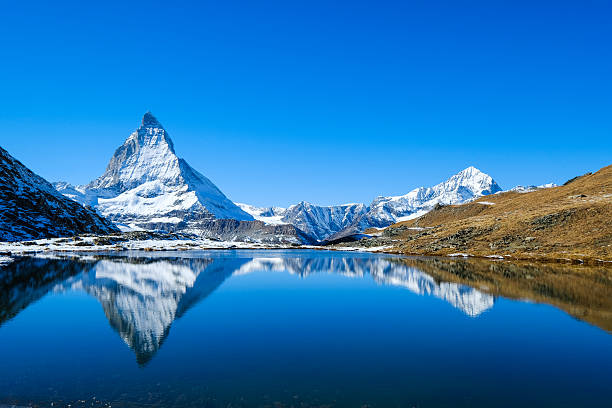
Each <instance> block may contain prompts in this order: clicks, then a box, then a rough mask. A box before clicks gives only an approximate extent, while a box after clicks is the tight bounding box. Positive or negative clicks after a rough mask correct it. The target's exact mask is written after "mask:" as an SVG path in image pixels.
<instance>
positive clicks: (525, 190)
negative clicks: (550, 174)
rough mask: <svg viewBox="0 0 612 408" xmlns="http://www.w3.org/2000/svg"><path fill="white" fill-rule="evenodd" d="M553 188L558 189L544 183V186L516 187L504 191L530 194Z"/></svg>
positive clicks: (554, 185)
mask: <svg viewBox="0 0 612 408" xmlns="http://www.w3.org/2000/svg"><path fill="white" fill-rule="evenodd" d="M553 187H559V186H558V185H556V184H555V183H546V184H542V185H539V186H516V187H514V188H511V189H510V190H506V191H514V192H517V193H531V192H532V191H536V190H541V189H543V188H553ZM506 191H498V193H505V192H506Z"/></svg>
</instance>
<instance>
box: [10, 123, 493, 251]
mask: <svg viewBox="0 0 612 408" xmlns="http://www.w3.org/2000/svg"><path fill="white" fill-rule="evenodd" d="M3 152H4V151H3ZM4 153H5V152H4ZM14 162H16V161H14V160H13V159H11V160H8V159H7V160H3V162H2V163H3V166H5V167H7V168H11V167H15V165H14V164H13V163H14ZM16 163H18V162H16ZM19 165H20V166H21V167H20V169H21V170H20V171H18V172H17V173H20V172H21V173H24V174H25V172H26V170H27V169H25V167H23V165H21V164H19ZM27 171H28V172H29V170H27ZM21 173H20V174H21ZM28 177H29V181H27V180H26V181H20V182H17V183H13V184H14V185H18V184H19V183H21V185H26V184H27V185H30V186H35V185H41V186H43V187H40V188H38V190H39V191H44V192H45V193H46V194H47V195H48V196H49V197H54V199H55V200H57V199H59V198H61V197H62V196H61V195H59V194H57V192H59V193H61V194H63V195H64V196H65V197H67V198H68V199H69V200H66V199H64V198H61V199H62V200H63V201H62V203H63V205H64V207H65V206H69V207H71V208H72V209H73V212H74V211H76V212H77V213H78V214H77V213H75V214H74V215H75V217H72V218H73V219H74V223H75V224H78V225H80V226H81V228H80V229H79V228H72V229H65V230H62V229H61V228H60V229H56V230H55V231H53V230H52V229H51V228H46V229H45V228H43V227H42V226H41V227H40V228H38V229H39V230H40V233H39V234H35V233H34V232H32V233H29V232H28V229H27V227H26V225H39V224H40V225H43V224H44V225H51V224H52V222H51V221H49V220H50V219H51V218H54V217H51V218H47V224H45V223H44V222H43V221H41V220H42V218H40V217H39V215H38V214H37V213H36V211H29V210H26V209H25V208H29V207H27V205H26V204H27V202H31V200H30V201H28V200H25V201H24V200H20V201H19V202H21V203H22V204H23V205H25V207H24V212H27V213H28V214H29V215H30V216H29V217H26V218H24V221H23V222H21V221H20V222H19V224H20V225H21V226H20V227H19V226H16V225H13V224H15V222H16V221H15V217H13V219H9V217H8V216H7V215H8V213H7V214H5V216H4V219H3V221H2V222H3V224H6V225H3V226H0V227H1V228H3V229H4V230H5V231H7V232H5V233H4V235H2V236H0V237H1V239H4V240H22V239H31V238H36V237H42V236H45V235H49V236H60V235H74V234H76V233H78V232H83V233H94V234H95V233H97V232H100V231H105V232H109V231H114V230H116V229H115V228H119V229H120V230H122V231H134V230H155V231H162V232H181V233H186V234H193V235H194V236H198V237H205V238H213V239H218V240H224V241H246V242H262V243H279V244H304V243H307V244H314V243H321V242H332V241H334V240H341V239H343V238H345V237H349V236H355V235H357V236H358V235H359V234H361V233H362V232H363V231H365V230H366V229H368V228H373V227H374V228H383V227H387V226H389V225H391V224H394V223H396V222H400V221H404V220H408V219H411V218H416V217H418V216H420V215H422V214H424V213H426V212H428V211H430V210H431V209H433V208H434V207H435V206H437V205H448V204H460V203H464V202H467V201H470V200H474V199H475V198H478V197H480V196H482V195H487V194H494V193H496V192H499V191H501V188H500V187H499V185H498V184H497V183H496V182H495V181H494V180H493V178H491V177H490V176H489V175H487V174H485V173H483V172H481V171H480V170H478V169H476V168H475V167H468V168H466V169H465V170H463V171H460V172H459V173H457V174H455V175H453V176H452V177H450V178H449V179H448V180H446V181H444V182H442V183H440V184H437V185H435V186H433V187H419V188H416V189H414V190H412V191H410V192H409V193H407V194H405V195H401V196H390V197H384V196H381V197H377V198H375V199H374V200H373V201H372V202H371V203H370V204H369V205H366V204H362V203H353V204H342V205H334V206H319V205H315V204H312V203H308V202H306V201H302V202H300V203H298V204H295V205H292V206H290V207H288V208H281V207H267V208H260V207H255V206H251V205H248V204H242V203H234V202H232V201H231V200H230V199H229V198H227V197H226V196H225V195H224V194H223V193H222V192H221V190H220V189H219V188H218V187H217V186H216V185H215V184H214V183H213V182H212V181H211V180H209V179H208V178H206V177H205V176H204V175H202V174H201V173H199V172H198V171H196V170H195V169H193V168H192V167H191V166H190V165H189V164H188V163H187V162H186V161H185V160H184V159H181V158H179V157H178V156H177V154H176V152H175V149H174V143H173V142H172V140H171V139H170V136H169V135H168V132H167V131H166V130H165V129H164V127H163V126H162V124H161V123H160V122H159V121H158V120H157V119H156V118H155V117H154V116H153V115H152V114H151V113H150V112H147V113H145V115H144V116H143V118H142V121H141V124H140V126H139V127H138V128H137V129H136V130H135V131H134V132H132V133H131V134H130V135H129V136H128V137H127V139H126V140H125V141H124V142H123V143H122V144H121V146H119V147H118V148H117V150H116V151H115V153H114V154H113V155H112V157H111V159H110V161H109V163H108V165H107V167H106V170H105V171H104V173H103V174H102V175H101V176H100V177H98V178H96V179H95V180H92V181H91V182H90V183H88V184H86V185H80V186H75V185H71V184H69V183H67V182H56V183H54V184H53V187H54V188H53V187H52V186H51V185H49V184H48V183H47V182H46V181H45V182H44V183H46V184H44V183H43V182H40V183H39V182H38V181H36V180H38V179H36V180H35V178H36V177H38V176H36V175H34V174H33V173H32V172H29V173H28ZM5 179H6V177H5ZM41 180H42V179H41ZM28 183H29V184H28ZM9 184H10V183H9ZM5 191H6V192H8V193H11V194H12V197H13V199H12V201H13V202H17V198H16V197H17V196H18V195H21V194H22V193H21V190H19V189H17V188H13V189H11V187H10V186H8V187H6V188H5ZM32 191H33V190H32ZM6 200H8V201H7V202H11V198H9V197H7V199H6ZM72 200H74V201H76V202H77V203H79V204H80V205H76V203H75V204H66V203H73V202H74V201H72ZM0 205H5V206H7V205H8V204H2V202H0ZM69 215H70V214H69V213H64V216H63V217H56V218H58V219H62V220H66V219H69V218H71V217H70V216H69ZM64 223H65V221H64ZM20 228H21V229H20ZM30 229H32V227H30ZM33 230H36V228H33ZM10 231H13V232H10ZM19 231H20V232H19Z"/></svg>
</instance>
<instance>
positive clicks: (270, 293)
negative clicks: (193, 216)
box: [0, 251, 612, 407]
mask: <svg viewBox="0 0 612 408" xmlns="http://www.w3.org/2000/svg"><path fill="white" fill-rule="evenodd" d="M611 272H612V271H610V270H608V269H605V268H584V267H583V268H582V269H581V268H576V267H570V266H541V265H530V264H509V263H505V262H483V261H469V260H444V259H434V258H431V259H427V258H400V257H395V256H389V255H382V254H362V253H339V252H326V251H210V252H176V253H156V254H153V255H151V254H150V253H130V254H129V255H128V256H108V255H97V256H91V255H90V256H86V257H82V256H69V257H66V256H64V257H47V258H23V259H20V260H17V261H16V262H14V263H13V264H11V265H9V266H6V267H4V268H3V269H0V404H2V403H4V404H19V405H24V406H45V407H46V406H51V404H53V405H54V406H67V405H68V404H71V406H73V407H74V406H113V407H157V406H159V407H200V406H208V407H228V406H232V407H241V406H244V407H250V406H269V407H283V406H287V407H290V406H292V407H309V406H339V407H360V406H372V407H411V406H415V407H462V406H465V407H478V406H482V407H490V406H508V407H515V406H539V407H542V406H551V407H552V406H555V407H558V406H567V407H570V406H571V407H575V406H612V401H611V400H610V397H611V396H612V386H611V384H612V336H610V331H611V329H612V324H611V322H612V289H611V288H612V284H611V275H612V273H611Z"/></svg>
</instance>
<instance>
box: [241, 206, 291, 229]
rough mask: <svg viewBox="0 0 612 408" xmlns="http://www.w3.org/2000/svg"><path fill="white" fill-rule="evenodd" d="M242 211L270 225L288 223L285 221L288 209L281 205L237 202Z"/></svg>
mask: <svg viewBox="0 0 612 408" xmlns="http://www.w3.org/2000/svg"><path fill="white" fill-rule="evenodd" d="M235 204H236V205H237V206H238V207H240V208H241V209H242V211H244V212H246V213H248V214H250V215H251V216H252V217H253V218H255V219H256V220H258V221H263V222H265V223H266V224H270V225H281V224H287V222H285V221H283V216H284V215H285V213H286V211H287V209H286V208H281V207H255V206H254V205H249V204H243V203H235Z"/></svg>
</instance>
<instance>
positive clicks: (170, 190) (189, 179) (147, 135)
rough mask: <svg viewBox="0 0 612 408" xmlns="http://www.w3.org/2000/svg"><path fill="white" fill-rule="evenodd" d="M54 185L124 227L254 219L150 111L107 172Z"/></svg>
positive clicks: (192, 226)
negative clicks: (179, 148)
mask: <svg viewBox="0 0 612 408" xmlns="http://www.w3.org/2000/svg"><path fill="white" fill-rule="evenodd" d="M55 187H56V188H57V190H58V191H60V192H61V193H63V194H65V195H66V196H68V197H70V198H72V199H74V200H76V201H78V202H80V203H82V204H87V205H90V206H92V207H94V208H95V209H96V210H97V211H98V212H99V213H100V214H102V215H103V216H105V217H107V218H108V219H110V220H112V221H113V222H115V223H117V224H119V225H120V226H121V227H122V229H157V230H166V231H176V230H181V231H192V232H197V231H198V230H199V229H200V228H199V226H198V223H199V222H200V221H210V220H216V219H234V220H239V221H247V220H253V217H252V216H250V215H249V214H247V213H246V212H244V211H242V210H241V209H240V208H239V207H238V206H236V205H235V204H234V203H233V202H232V201H230V200H229V199H228V198H227V197H226V196H225V195H224V194H223V193H222V192H221V190H219V189H218V188H217V186H215V185H214V184H213V183H212V182H211V181H210V180H209V179H207V178H206V177H204V176H203V175H202V174H200V173H198V172H197V171H196V170H194V169H193V168H192V167H191V166H189V164H187V162H186V161H185V160H183V159H180V158H179V157H178V156H177V155H176V153H175V151H174V144H173V143H172V140H171V139H170V137H169V136H168V132H166V130H165V129H164V127H163V126H162V125H161V123H159V121H158V120H157V119H156V118H155V117H154V116H153V115H152V114H151V113H150V112H147V113H145V115H144V116H143V118H142V123H141V125H140V127H139V128H138V129H137V130H136V131H135V132H133V133H132V134H131V135H130V136H129V137H128V138H127V140H126V141H125V142H124V143H123V144H122V145H121V146H120V147H119V148H118V149H117V150H116V151H115V153H114V154H113V156H112V157H111V159H110V162H109V163H108V166H107V168H106V171H105V172H104V174H102V175H101V176H100V177H98V178H97V179H95V180H93V181H92V182H91V183H89V184H87V185H85V186H72V185H70V184H68V183H63V182H59V183H55Z"/></svg>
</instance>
